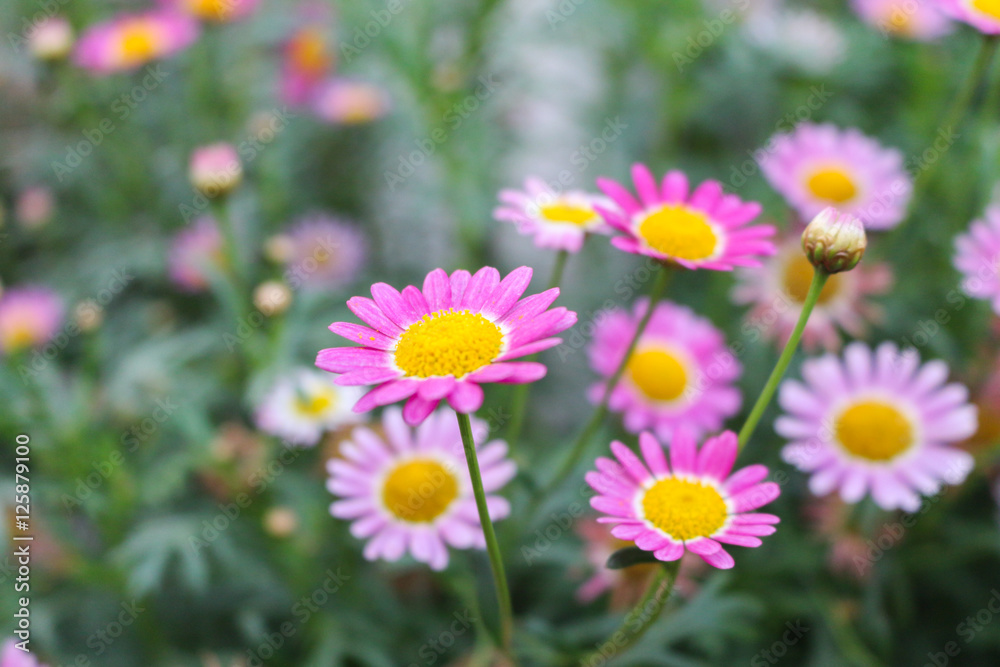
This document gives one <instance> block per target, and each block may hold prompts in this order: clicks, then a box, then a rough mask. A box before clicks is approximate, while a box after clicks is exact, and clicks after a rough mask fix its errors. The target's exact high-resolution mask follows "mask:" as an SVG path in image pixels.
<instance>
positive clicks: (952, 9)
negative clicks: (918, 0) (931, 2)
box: [938, 0, 1000, 35]
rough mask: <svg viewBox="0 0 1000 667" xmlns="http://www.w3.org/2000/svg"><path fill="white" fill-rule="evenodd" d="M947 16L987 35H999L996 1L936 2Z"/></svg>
mask: <svg viewBox="0 0 1000 667" xmlns="http://www.w3.org/2000/svg"><path fill="white" fill-rule="evenodd" d="M938 2H939V4H940V6H941V9H942V10H944V12H945V13H947V14H948V15H949V16H951V17H953V18H955V19H958V20H959V21H964V22H965V23H968V24H969V25H971V26H972V27H973V28H975V29H976V30H979V31H980V32H983V33H986V34H987V35H997V34H1000V3H998V2H997V1H996V0H938Z"/></svg>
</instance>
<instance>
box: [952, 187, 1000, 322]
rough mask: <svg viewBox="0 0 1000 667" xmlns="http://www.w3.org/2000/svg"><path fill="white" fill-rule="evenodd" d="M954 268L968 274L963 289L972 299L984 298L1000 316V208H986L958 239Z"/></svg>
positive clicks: (956, 241)
mask: <svg viewBox="0 0 1000 667" xmlns="http://www.w3.org/2000/svg"><path fill="white" fill-rule="evenodd" d="M955 249H956V252H955V259H954V262H955V268H957V269H958V270H959V271H961V272H962V273H963V274H964V275H965V280H964V281H963V282H962V287H963V289H964V290H965V291H966V292H967V293H968V294H969V296H972V297H975V298H977V299H985V300H987V301H990V302H991V303H992V304H993V310H994V311H995V312H996V313H997V314H998V315H1000V206H991V207H989V208H988V209H986V216H985V217H984V218H983V219H981V220H974V221H973V222H972V225H970V226H969V231H968V232H966V233H965V234H962V235H960V236H959V237H958V238H956V239H955Z"/></svg>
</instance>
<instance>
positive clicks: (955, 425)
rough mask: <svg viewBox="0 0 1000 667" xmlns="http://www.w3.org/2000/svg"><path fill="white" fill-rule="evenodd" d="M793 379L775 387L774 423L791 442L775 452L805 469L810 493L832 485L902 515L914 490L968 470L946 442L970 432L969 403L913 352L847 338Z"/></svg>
mask: <svg viewBox="0 0 1000 667" xmlns="http://www.w3.org/2000/svg"><path fill="white" fill-rule="evenodd" d="M802 377H803V378H804V379H805V383H802V382H798V381H796V380H786V381H785V382H784V383H783V384H782V386H781V390H780V394H779V402H780V404H781V407H782V408H783V409H784V410H785V412H786V413H787V414H786V415H784V416H782V417H780V418H779V419H778V420H777V421H776V422H775V430H776V431H777V432H778V433H779V434H780V435H781V436H783V437H785V438H787V439H789V440H790V441H791V442H790V444H788V445H787V446H786V447H785V449H784V451H783V452H782V456H783V458H784V459H785V460H786V461H788V462H789V463H791V464H792V465H794V466H796V467H797V468H799V470H802V471H805V472H808V473H811V474H812V477H811V478H810V480H809V488H810V490H812V492H813V493H814V494H816V495H826V494H827V493H830V492H831V491H833V490H834V489H838V488H839V489H840V495H841V497H842V498H843V499H844V500H845V501H847V502H849V503H856V502H858V501H859V500H861V499H862V498H863V497H864V496H865V495H866V494H868V493H870V494H871V496H872V498H874V500H875V502H876V503H877V504H878V505H879V506H880V507H882V508H884V509H896V508H902V509H904V510H907V511H909V512H912V511H915V510H916V509H918V508H919V507H920V494H933V493H936V492H937V491H938V489H940V488H941V484H942V482H945V483H948V484H959V483H961V482H962V480H964V479H965V476H966V475H967V474H968V473H969V471H970V470H972V463H973V462H972V457H971V456H970V455H969V454H968V453H966V452H964V451H962V450H960V449H957V448H956V447H953V446H952V443H955V442H958V441H961V440H964V439H965V438H967V437H969V436H970V435H972V434H973V433H974V432H975V431H976V409H975V407H974V406H972V405H971V404H969V402H968V390H967V389H966V388H965V387H963V386H962V385H959V384H945V383H946V381H947V377H948V367H947V366H946V365H945V363H944V362H943V361H930V362H928V363H926V364H923V365H922V366H921V365H920V358H919V356H918V355H917V352H916V350H906V351H904V352H900V351H899V350H898V348H897V347H896V346H895V345H894V344H892V343H883V344H882V345H880V346H879V347H878V348H877V349H876V350H872V349H871V348H869V347H868V346H866V345H865V344H864V343H851V344H850V345H848V346H847V348H846V349H845V350H844V355H843V358H838V357H835V356H833V355H826V356H823V357H820V358H818V359H812V360H809V361H807V362H805V363H804V364H803V365H802Z"/></svg>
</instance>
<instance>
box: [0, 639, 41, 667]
mask: <svg viewBox="0 0 1000 667" xmlns="http://www.w3.org/2000/svg"><path fill="white" fill-rule="evenodd" d="M0 667H45V665H43V664H41V663H40V662H38V658H36V657H35V656H34V654H32V653H28V652H27V651H22V650H21V649H19V648H18V647H17V641H16V640H14V639H7V640H6V641H4V643H3V651H2V652H0Z"/></svg>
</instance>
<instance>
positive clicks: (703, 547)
mask: <svg viewBox="0 0 1000 667" xmlns="http://www.w3.org/2000/svg"><path fill="white" fill-rule="evenodd" d="M684 548H685V549H687V550H688V551H690V552H691V553H695V554H698V555H699V556H709V555H711V554H714V553H715V552H717V551H718V550H719V549H721V548H722V545H721V544H719V543H718V542H716V541H715V540H713V539H711V538H708V537H698V538H695V539H693V540H687V541H686V542H684Z"/></svg>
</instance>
